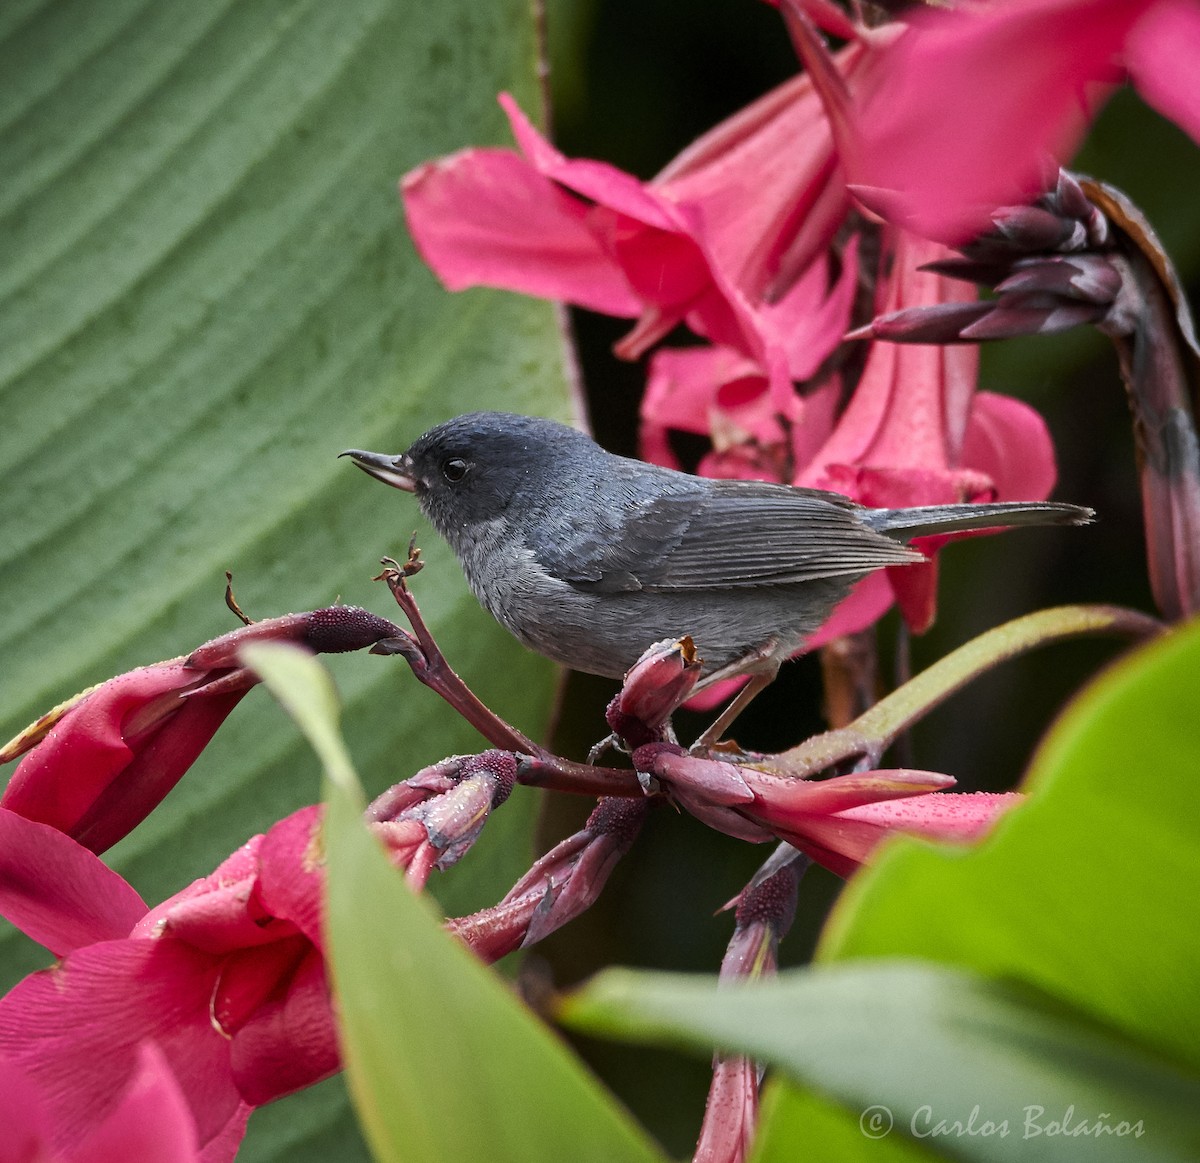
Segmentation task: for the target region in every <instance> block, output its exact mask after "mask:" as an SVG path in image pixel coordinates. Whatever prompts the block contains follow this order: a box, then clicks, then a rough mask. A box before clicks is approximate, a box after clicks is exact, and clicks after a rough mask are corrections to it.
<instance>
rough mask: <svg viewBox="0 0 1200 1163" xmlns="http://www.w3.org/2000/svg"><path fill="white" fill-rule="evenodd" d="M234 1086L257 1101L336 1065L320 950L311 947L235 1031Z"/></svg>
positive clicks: (317, 1077)
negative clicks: (291, 971)
mask: <svg viewBox="0 0 1200 1163" xmlns="http://www.w3.org/2000/svg"><path fill="white" fill-rule="evenodd" d="M231 1055H232V1058H231V1061H232V1065H233V1076H234V1080H235V1082H236V1083H237V1087H238V1091H239V1092H240V1093H241V1095H242V1097H243V1098H244V1099H245V1100H246V1101H247V1102H248V1103H250V1104H251V1105H253V1106H258V1105H261V1104H262V1103H266V1102H271V1101H273V1100H274V1099H277V1098H281V1097H282V1096H283V1095H285V1094H291V1093H292V1092H293V1091H296V1090H300V1089H302V1088H303V1087H305V1086H312V1085H313V1084H314V1083H316V1082H320V1081H321V1079H323V1078H328V1077H329V1075H331V1074H333V1073H334V1072H335V1071H336V1070H338V1069H339V1067H340V1065H341V1058H340V1055H339V1051H338V1040H337V1029H336V1027H335V1025H334V1021H333V1010H332V1008H331V1004H330V997H329V983H328V981H327V980H326V977H325V966H324V962H323V961H322V959H321V955H320V954H319V953H318V952H317V951H316V950H315V949H312V948H311V947H310V948H309V952H308V954H307V955H306V956H305V957H304V958H302V959H301V961H300V962H299V963H298V964H297V966H296V968H295V969H294V971H293V973H292V974H291V975H290V977H289V978H288V979H287V981H286V982H285V983H282V984H281V985H280V987H279V988H278V989H277V991H276V996H275V997H273V998H272V999H271V1000H269V1001H267V1002H266V1003H264V1004H263V1005H261V1006H259V1007H258V1008H257V1009H256V1010H255V1011H254V1013H253V1014H252V1015H251V1017H250V1019H249V1020H248V1021H247V1022H246V1024H245V1025H244V1026H242V1028H241V1029H240V1030H238V1032H237V1033H236V1034H235V1035H234V1039H233V1046H232V1050H231Z"/></svg>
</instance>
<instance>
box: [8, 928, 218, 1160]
mask: <svg viewBox="0 0 1200 1163" xmlns="http://www.w3.org/2000/svg"><path fill="white" fill-rule="evenodd" d="M215 981H216V966H215V963H214V961H213V959H212V958H211V957H208V956H207V955H205V954H203V953H200V952H198V951H197V950H194V949H191V948H189V947H188V946H186V945H184V944H183V943H181V942H179V941H130V940H125V941H104V942H101V943H99V944H96V945H89V946H86V947H84V948H81V949H77V950H75V951H74V952H72V953H70V954H68V956H67V957H66V958H65V960H64V961H63V962H62V963H61V964H60V965H58V966H57V967H55V968H54V969H49V970H44V971H43V972H41V973H35V974H32V975H31V976H29V977H27V978H25V979H24V980H23V981H21V982H19V983H18V984H17V985H16V986H15V987H14V988H13V989H12V990H11V991H10V992H9V993H8V994H7V995H6V996H5V997H3V998H0V1055H7V1056H8V1057H9V1058H10V1059H12V1060H13V1061H14V1062H15V1063H16V1064H17V1065H18V1066H19V1067H21V1068H22V1069H23V1070H25V1071H26V1072H27V1073H28V1075H29V1076H30V1078H31V1079H32V1080H33V1082H34V1084H35V1085H36V1086H37V1087H38V1088H39V1089H40V1091H41V1093H42V1094H43V1095H44V1096H45V1100H46V1103H47V1109H48V1110H49V1113H50V1117H51V1120H52V1126H53V1128H54V1145H55V1147H56V1148H57V1149H60V1150H61V1149H64V1148H66V1147H68V1146H69V1145H70V1144H72V1143H74V1142H77V1141H79V1140H80V1139H81V1138H82V1137H83V1136H84V1135H86V1134H89V1133H90V1132H91V1131H92V1130H94V1129H95V1128H96V1127H98V1126H99V1125H100V1123H101V1122H103V1120H105V1119H106V1118H108V1116H109V1115H111V1114H112V1112H113V1111H114V1110H116V1109H117V1107H118V1105H119V1103H120V1101H121V1097H122V1095H123V1094H124V1093H125V1091H126V1090H127V1088H128V1086H129V1084H130V1082H131V1080H132V1079H133V1077H134V1074H135V1072H136V1071H137V1069H138V1062H139V1060H138V1054H139V1047H140V1045H141V1043H142V1042H144V1041H146V1040H150V1041H153V1042H155V1043H157V1044H158V1046H159V1048H160V1049H161V1050H162V1053H163V1056H164V1057H165V1059H166V1060H167V1062H168V1063H169V1064H170V1067H171V1071H172V1073H173V1074H174V1076H175V1078H176V1080H177V1082H178V1083H179V1086H180V1089H181V1090H182V1092H183V1094H184V1097H185V1098H186V1099H187V1102H188V1106H189V1107H190V1108H191V1111H192V1115H193V1117H194V1119H195V1122H196V1131H197V1135H198V1138H199V1141H200V1143H201V1144H204V1143H207V1142H208V1140H209V1139H210V1138H213V1137H214V1136H216V1135H219V1134H221V1133H223V1132H224V1131H225V1130H226V1128H227V1126H228V1124H229V1121H230V1119H231V1118H233V1117H234V1116H235V1115H236V1113H237V1109H238V1105H239V1101H240V1100H239V1097H238V1094H237V1091H236V1089H235V1088H234V1085H233V1078H232V1075H231V1072H230V1068H229V1044H228V1042H227V1041H226V1040H225V1038H224V1037H223V1036H222V1035H221V1034H220V1033H219V1032H218V1031H217V1029H216V1028H215V1027H214V1026H213V1024H212V1021H211V1019H210V1014H209V1005H210V1002H211V999H212V996H213V989H214V986H215Z"/></svg>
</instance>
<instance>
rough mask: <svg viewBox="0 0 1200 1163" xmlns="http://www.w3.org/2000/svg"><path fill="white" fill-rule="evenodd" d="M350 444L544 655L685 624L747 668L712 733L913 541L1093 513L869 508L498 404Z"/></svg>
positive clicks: (734, 665) (712, 674)
mask: <svg viewBox="0 0 1200 1163" xmlns="http://www.w3.org/2000/svg"><path fill="white" fill-rule="evenodd" d="M341 455H342V456H348V457H350V458H351V459H352V460H353V461H354V463H355V464H357V465H358V467H359V468H361V469H363V471H364V472H367V473H369V474H370V475H371V476H373V477H375V478H376V479H377V480H381V481H383V482H384V483H385V484H389V485H392V486H393V487H395V488H398V489H403V490H405V491H406V492H411V493H414V494H415V495H416V497H417V501H418V503H419V504H420V506H421V510H422V512H423V513H424V514H425V516H426V517H427V518H428V519H429V521H430V522H431V523H432V524H433V526H434V528H435V529H437V531H438V532H439V533H440V534H441V535H442V536H443V537H444V538H445V539H446V541H447V542H448V543H449V544H450V547H451V549H453V550H454V552H455V554H456V555H457V557H458V560H459V562H460V563H461V564H462V567H463V572H464V573H465V574H466V577H467V581H468V583H469V584H470V586H471V589H472V590H473V591H474V593H475V596H476V597H477V598H478V599H479V601H480V602H481V603H482V605H483V606H484V608H485V609H487V610H488V612H489V613H491V614H492V616H493V617H495V618H496V620H497V621H499V622H500V623H501V624H502V625H503V626H505V627H506V628H507V629H508V630H509V631H511V633H512V634H514V635H515V636H516V637H517V638H518V639H519V640H520V641H521V642H523V643H524V644H525V645H526V646H528V647H530V648H531V649H533V650H536V651H537V652H538V653H539V654H544V655H546V656H547V657H548V658H552V659H554V660H555V661H556V662H561V663H563V664H565V665H566V666H569V667H572V668H574V669H575V670H583V671H588V672H590V673H592V674H601V675H608V676H610V677H613V678H620V677H621V676H622V675H623V674H624V673H625V672H626V671H627V670H628V669H629V668H630V667H631V666H632V665H633V664H634V662H636V661H637V659H638V657H639V656H640V655H641V654H642V652H643V651H644V650H645V649H646V648H647V647H648V646H650V645H651V644H652V643H654V642H657V641H660V640H662V639H664V638H679V637H682V636H683V635H685V634H690V635H691V637H692V639H693V640H694V642H695V644H696V649H697V651H698V653H699V655H700V657H701V659H702V660H703V672H702V680H701V686H707V685H709V684H711V683H713V682H716V681H718V680H720V679H725V678H731V677H734V676H738V675H747V676H749V678H750V682H749V683H748V684H747V686H746V687H744V688H743V690H742V691H741V692H740V694H739V695H738V697H737V698H736V699H735V700H734V703H733V704H731V705H730V707H729V708H727V709H726V711H725V712H724V713H723V714H722V715H721V716H720V718H719V719H718V720H717V722H716V723H714V724H713V727H712V728H710V729H709V731H707V732H706V733H705V738H706V739H707V740H710V741H711V740H715V739H717V738H719V737H720V733H721V732H723V731H724V730H725V729H726V728H727V727H728V725H729V723H731V722H732V721H733V718H734V717H736V715H737V714H738V713H739V712H740V711H741V710H742V708H743V707H744V706H745V705H746V704H747V703H748V702H749V701H750V699H752V698H753V697H754V695H756V694H757V693H758V692H759V691H760V690H761V689H762V688H763V687H764V686H766V685H767V684H768V683H769V682H770V681H771V680H772V679H773V678H774V677H775V674H776V672H777V671H778V670H779V667H780V665H781V664H782V663H783V661H784V659H786V658H788V657H790V656H791V655H792V654H794V653H795V652H796V651H797V650H798V649H799V647H801V646H802V645H803V644H804V642H805V640H806V639H807V638H809V637H810V636H811V635H812V634H813V633H814V632H815V631H816V630H817V629H818V628H819V627H820V626H821V624H822V623H823V622H824V621H825V619H826V618H827V617H828V616H829V614H830V613H831V611H832V610H833V608H834V606H836V605H837V603H838V602H839V601H841V600H842V598H844V597H845V596H846V595H847V594H848V593H849V592H850V590H851V588H852V587H853V585H854V583H855V582H856V581H858V580H859V579H860V578H863V577H865V576H866V575H867V574H870V573H873V572H874V571H875V570H877V569H883V568H884V567H887V566H901V565H909V564H912V563H915V562H920V561H924V560H926V559H925V557H924V556H923V555H922V554H921V553H920V552H919V551H917V550H916V549H913V548H911V547H910V546H908V545H907V542H908V541H910V540H911V539H912V538H914V537H921V536H925V535H927V534H931V533H956V532H961V531H963V530H969V529H989V528H998V527H1005V526H1013V525H1079V524H1084V523H1086V522H1088V521H1089V520H1091V517H1092V510H1090V509H1085V508H1081V507H1080V506H1078V505H1067V504H1060V503H1057V502H1050V501H1045V502H1033V501H1030V502H1024V501H1016V502H993V503H982V504H960V505H931V506H924V507H920V508H908V509H869V508H866V507H864V506H862V505H859V504H857V503H855V502H854V501H852V500H850V499H849V498H847V497H843V496H841V495H840V494H838V493H830V492H825V491H823V490H819V489H803V488H794V487H792V486H790V485H782V484H771V483H767V482H759V481H743V480H712V479H709V478H706V477H696V476H691V475H689V474H687V473H682V472H676V471H674V470H673V469H667V468H661V467H659V466H657V465H652V464H646V463H645V462H643V461H639V460H631V459H629V458H627V457H623V456H616V455H614V454H613V453H610V452H606V451H605V450H604V449H602V448H601V447H600V446H599V445H597V444H596V443H595V442H594V441H593V440H592V439H591V438H590V437H588V436H586V435H585V434H584V433H582V432H578V431H576V430H575V429H573V428H568V427H567V426H566V425H563V424H558V423H556V422H554V421H552V420H544V419H538V418H535V417H530V416H517V415H513V414H510V413H505V412H472V413H469V414H468V415H465V416H459V417H457V418H455V419H453V420H448V421H446V423H444V424H439V425H438V426H437V427H436V428H431V429H430V430H429V431H428V432H426V433H425V435H424V436H422V437H420V438H419V439H418V440H417V441H416V442H415V443H414V444H413V445H412V447H411V448H409V449H408V451H407V452H403V453H401V454H400V455H398V456H391V455H385V454H382V453H377V452H363V451H360V450H357V449H353V450H350V451H348V452H344V453H342V454H341Z"/></svg>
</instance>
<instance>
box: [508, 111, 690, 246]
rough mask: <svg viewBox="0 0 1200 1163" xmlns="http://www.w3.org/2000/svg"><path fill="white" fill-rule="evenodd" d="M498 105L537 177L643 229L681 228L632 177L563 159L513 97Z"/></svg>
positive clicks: (670, 210) (667, 207) (603, 165)
mask: <svg viewBox="0 0 1200 1163" xmlns="http://www.w3.org/2000/svg"><path fill="white" fill-rule="evenodd" d="M499 101H500V105H501V106H502V107H503V109H504V112H505V113H506V114H508V121H509V125H510V126H511V127H512V132H513V137H515V138H516V141H517V145H518V146H519V147H520V149H521V152H522V153H523V154H524V155H525V156H526V157H527V158H528V159H529V161H530V164H531V165H533V167H534V168H535V169H536V170H537V171H538V173H540V174H543V175H544V176H545V177H547V178H549V179H551V180H552V181H554V182H558V183H559V184H560V185H563V186H566V187H567V188H568V189H570V190H573V191H574V192H575V193H576V194H579V195H581V196H582V197H584V198H587V199H588V200H589V201H591V202H595V203H596V204H597V205H600V206H605V207H607V208H608V209H609V210H611V211H613V212H614V213H616V214H620V215H622V216H623V217H626V218H630V219H633V220H634V221H635V222H639V223H641V224H642V225H644V226H650V227H653V228H654V229H656V230H661V231H674V230H678V229H679V228H680V226H681V225H683V223H682V222H681V220H680V218H679V216H678V212H677V211H676V209H675V207H674V206H673V205H671V203H670V202H669V201H667V200H666V199H664V198H661V197H659V196H658V195H657V194H656V193H655V192H654V191H652V190H651V189H649V188H648V187H647V185H646V184H645V183H643V182H640V181H639V180H638V179H637V178H635V177H634V176H633V175H632V174H627V173H625V171H624V170H619V169H617V168H616V166H610V165H609V164H608V163H607V162H597V161H590V160H588V159H586V158H582V159H579V158H576V159H572V158H567V157H564V156H563V155H562V154H561V153H559V152H558V150H556V149H555V148H554V146H552V145H551V144H550V143H549V142H548V141H547V140H546V139H545V138H544V137H543V136H542V135H541V134H540V133H539V132H538V131H537V130H536V129H535V128H534V126H533V123H532V122H531V121H530V120H529V118H528V117H526V116H525V114H524V113H522V112H521V109H520V107H519V106H518V105H517V103H516V101H514V100H513V99H512V97H510V96H509V95H508V94H507V93H501V94H500V97H499Z"/></svg>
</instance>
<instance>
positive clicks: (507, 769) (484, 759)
mask: <svg viewBox="0 0 1200 1163" xmlns="http://www.w3.org/2000/svg"><path fill="white" fill-rule="evenodd" d="M481 773H483V774H487V775H490V776H491V777H492V778H493V779H495V780H496V792H495V794H494V795H493V796H492V807H494V808H498V807H499V806H500V805H501V804H502V803H504V801H505V800H506V799H508V797H509V796H510V795H511V794H512V789H513V784H515V783H516V782H517V757H516V756H515V755H514V754H513V753H512V752H511V751H497V750H496V749H495V748H493V749H492V750H490V751H481V752H480V753H479V754H478V755H468V756H467V758H466V759H464V760H463V761H462V764H461V765H460V767H459V776H458V777H459V779H460V780H464V779H469V778H470V777H471V776H473V775H479V774H481Z"/></svg>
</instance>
